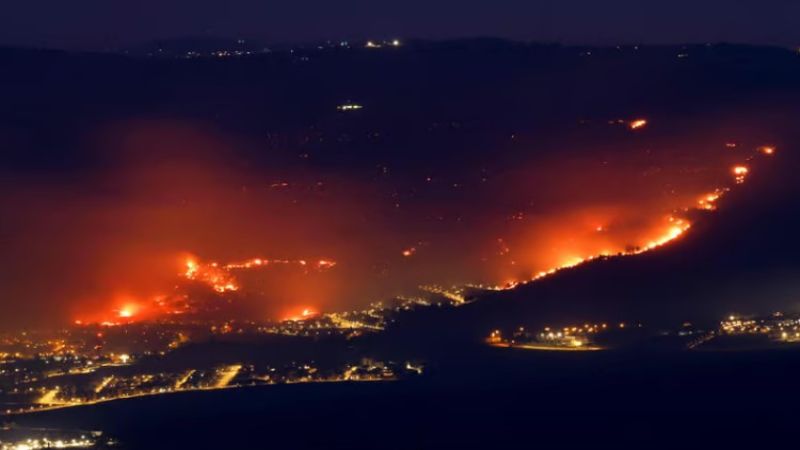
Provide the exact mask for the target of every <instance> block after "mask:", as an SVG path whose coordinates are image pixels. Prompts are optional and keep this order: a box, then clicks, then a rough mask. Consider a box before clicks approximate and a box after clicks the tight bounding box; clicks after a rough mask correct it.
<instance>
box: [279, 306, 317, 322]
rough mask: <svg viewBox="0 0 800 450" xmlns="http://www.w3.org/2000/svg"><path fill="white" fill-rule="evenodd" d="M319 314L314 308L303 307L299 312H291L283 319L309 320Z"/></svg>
mask: <svg viewBox="0 0 800 450" xmlns="http://www.w3.org/2000/svg"><path fill="white" fill-rule="evenodd" d="M318 315H319V312H318V311H316V310H315V309H313V308H303V309H302V310H300V311H299V312H296V313H292V314H289V315H288V316H286V317H285V318H284V319H283V320H284V321H300V320H308V319H311V318H313V317H316V316H318Z"/></svg>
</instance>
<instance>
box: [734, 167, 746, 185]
mask: <svg viewBox="0 0 800 450" xmlns="http://www.w3.org/2000/svg"><path fill="white" fill-rule="evenodd" d="M749 172H750V169H748V168H747V166H736V167H734V168H733V175H734V176H735V179H736V184H742V183H744V179H745V177H747V174H748V173H749Z"/></svg>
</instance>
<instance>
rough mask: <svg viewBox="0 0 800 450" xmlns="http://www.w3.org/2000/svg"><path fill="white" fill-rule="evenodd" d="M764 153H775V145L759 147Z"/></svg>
mask: <svg viewBox="0 0 800 450" xmlns="http://www.w3.org/2000/svg"><path fill="white" fill-rule="evenodd" d="M758 151H759V152H761V153H762V154H764V155H772V154H774V153H775V147H769V146H764V147H760V148H759V149H758Z"/></svg>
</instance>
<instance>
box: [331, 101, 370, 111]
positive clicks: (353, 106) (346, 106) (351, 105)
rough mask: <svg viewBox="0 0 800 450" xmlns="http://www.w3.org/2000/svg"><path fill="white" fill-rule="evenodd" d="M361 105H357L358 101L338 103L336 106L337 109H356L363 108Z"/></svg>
mask: <svg viewBox="0 0 800 450" xmlns="http://www.w3.org/2000/svg"><path fill="white" fill-rule="evenodd" d="M363 107H364V106H363V105H359V104H358V103H345V104H343V105H339V106H337V107H336V109H338V110H339V111H355V110H357V109H361V108H363Z"/></svg>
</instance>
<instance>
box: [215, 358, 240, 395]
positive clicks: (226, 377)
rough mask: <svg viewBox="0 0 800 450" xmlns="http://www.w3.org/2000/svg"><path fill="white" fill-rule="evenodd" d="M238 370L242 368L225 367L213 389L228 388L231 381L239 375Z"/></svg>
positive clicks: (237, 365) (238, 366)
mask: <svg viewBox="0 0 800 450" xmlns="http://www.w3.org/2000/svg"><path fill="white" fill-rule="evenodd" d="M240 370H242V366H241V365H239V364H236V365H233V366H228V367H226V368H225V370H223V371H222V375H221V376H220V377H219V380H217V384H215V385H214V387H215V388H217V389H220V388H224V387H228V385H229V384H231V381H233V379H234V378H236V375H238V374H239V371H240Z"/></svg>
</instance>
